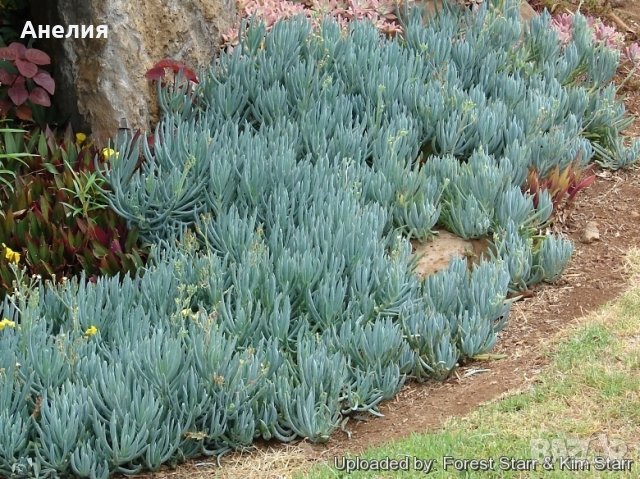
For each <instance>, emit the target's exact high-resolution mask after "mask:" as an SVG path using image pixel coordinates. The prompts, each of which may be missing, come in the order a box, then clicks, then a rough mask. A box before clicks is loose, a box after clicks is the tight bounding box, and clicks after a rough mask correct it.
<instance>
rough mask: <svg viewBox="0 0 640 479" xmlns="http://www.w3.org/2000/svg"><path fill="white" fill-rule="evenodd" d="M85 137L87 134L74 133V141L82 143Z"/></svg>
mask: <svg viewBox="0 0 640 479" xmlns="http://www.w3.org/2000/svg"><path fill="white" fill-rule="evenodd" d="M86 139H87V135H85V134H84V133H76V143H77V144H78V145H82V144H83V143H84V142H85V141H86Z"/></svg>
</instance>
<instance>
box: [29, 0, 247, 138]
mask: <svg viewBox="0 0 640 479" xmlns="http://www.w3.org/2000/svg"><path fill="white" fill-rule="evenodd" d="M31 9H32V16H33V18H34V22H33V23H34V25H35V26H36V29H37V26H38V24H41V25H63V26H65V29H66V28H67V26H68V25H94V27H95V26H97V25H107V26H108V29H109V30H108V36H107V38H73V37H71V38H49V39H44V40H41V44H42V45H43V48H45V49H46V50H48V51H49V52H50V53H52V56H53V67H54V77H55V79H56V86H57V88H56V90H57V91H56V106H57V107H58V109H59V111H60V113H61V116H62V118H63V119H65V120H66V119H70V120H71V121H72V123H73V124H74V125H75V126H76V128H80V129H83V130H85V131H89V130H90V131H92V133H93V135H94V137H96V138H97V139H98V141H106V140H107V139H109V138H110V137H112V136H113V135H114V134H115V133H116V131H117V129H118V127H120V126H122V125H123V124H126V125H127V126H129V127H131V128H142V129H146V128H148V126H149V123H150V121H151V120H153V119H154V117H155V115H156V114H157V107H156V106H155V105H156V102H155V101H153V98H154V89H153V88H152V85H151V84H150V83H149V82H148V81H147V80H146V79H145V77H144V74H145V72H146V71H147V70H148V69H149V68H150V67H151V66H152V65H153V64H154V63H155V62H157V61H158V60H161V59H163V58H167V57H168V58H173V59H176V60H181V61H183V62H184V63H186V64H188V65H191V66H194V67H201V66H206V65H208V64H209V63H210V62H211V59H212V58H214V57H215V55H216V54H217V52H218V50H219V45H220V36H221V33H222V32H224V31H225V30H227V29H228V28H229V27H230V26H231V25H232V23H233V21H234V19H235V14H236V13H235V1H234V0H140V1H131V0H83V1H77V0H32V1H31ZM94 37H95V35H94Z"/></svg>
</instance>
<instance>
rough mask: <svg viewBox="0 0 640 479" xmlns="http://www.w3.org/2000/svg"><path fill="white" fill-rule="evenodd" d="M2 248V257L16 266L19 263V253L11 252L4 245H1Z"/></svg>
mask: <svg viewBox="0 0 640 479" xmlns="http://www.w3.org/2000/svg"><path fill="white" fill-rule="evenodd" d="M2 247H3V248H4V257H5V258H6V259H8V260H9V261H11V262H12V263H16V264H18V263H19V262H20V256H21V255H20V253H18V252H17V251H13V250H12V249H11V248H9V247H8V246H7V245H6V244H4V243H2Z"/></svg>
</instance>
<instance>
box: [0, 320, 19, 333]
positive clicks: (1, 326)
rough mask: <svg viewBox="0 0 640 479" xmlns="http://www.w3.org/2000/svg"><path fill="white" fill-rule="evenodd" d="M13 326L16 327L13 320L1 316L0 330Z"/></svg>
mask: <svg viewBox="0 0 640 479" xmlns="http://www.w3.org/2000/svg"><path fill="white" fill-rule="evenodd" d="M15 327H16V322H15V321H10V320H8V319H7V318H3V319H2V321H0V331H2V330H3V329H4V328H15Z"/></svg>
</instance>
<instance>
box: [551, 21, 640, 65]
mask: <svg viewBox="0 0 640 479" xmlns="http://www.w3.org/2000/svg"><path fill="white" fill-rule="evenodd" d="M574 18H575V15H573V14H571V13H562V14H560V15H556V16H554V17H553V19H552V20H551V26H552V28H553V29H554V30H555V32H556V34H557V35H558V39H559V40H560V43H561V44H562V46H566V45H568V44H569V42H571V40H572V39H573V33H574ZM586 20H587V25H588V26H589V30H590V31H591V37H592V40H593V42H594V43H596V44H600V45H604V46H606V47H607V48H609V49H611V50H616V51H618V52H620V54H621V58H622V60H623V61H626V62H628V63H630V64H631V66H632V67H633V68H635V67H637V66H638V64H640V44H638V43H632V44H631V45H628V46H625V37H624V34H623V33H622V32H619V31H618V30H616V28H615V27H612V26H611V25H607V24H606V23H604V22H603V21H602V20H601V19H599V18H594V17H589V16H588V17H586Z"/></svg>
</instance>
